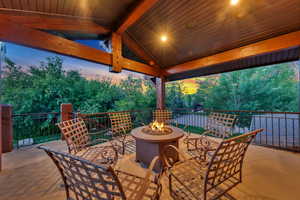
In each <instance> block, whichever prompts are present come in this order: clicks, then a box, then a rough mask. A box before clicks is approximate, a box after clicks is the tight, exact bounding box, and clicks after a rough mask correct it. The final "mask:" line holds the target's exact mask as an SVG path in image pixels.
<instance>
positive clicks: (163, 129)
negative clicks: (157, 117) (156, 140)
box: [142, 121, 173, 135]
mask: <svg viewBox="0 0 300 200" xmlns="http://www.w3.org/2000/svg"><path fill="white" fill-rule="evenodd" d="M142 132H143V133H146V134H149V135H169V134H171V133H172V132H173V130H172V128H170V127H168V126H166V125H164V123H159V122H157V121H154V122H153V123H151V124H149V126H146V127H144V128H143V129H142Z"/></svg>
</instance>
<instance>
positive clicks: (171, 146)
mask: <svg viewBox="0 0 300 200" xmlns="http://www.w3.org/2000/svg"><path fill="white" fill-rule="evenodd" d="M168 149H169V150H170V149H171V150H173V151H176V153H177V154H178V155H179V156H181V157H182V161H185V160H187V157H186V156H185V154H184V153H183V152H182V151H180V150H179V149H178V148H177V147H175V146H174V145H168V146H166V147H165V148H164V149H163V156H162V157H163V162H164V163H165V164H166V165H167V168H171V167H172V164H171V163H170V161H169V159H167V158H166V155H165V152H166V151H167V150H168Z"/></svg>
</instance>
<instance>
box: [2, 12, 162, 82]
mask: <svg viewBox="0 0 300 200" xmlns="http://www.w3.org/2000/svg"><path fill="white" fill-rule="evenodd" d="M0 40H2V41H7V42H12V43H17V44H21V45H24V46H29V47H33V48H37V49H42V50H46V51H51V52H54V53H59V54H62V55H66V56H71V57H74V58H79V59H84V60H87V61H91V62H95V63H102V64H106V65H112V54H109V53H106V52H104V51H101V50H98V49H95V48H91V47H88V46H85V45H82V44H79V43H77V42H73V41H70V40H67V39H64V38H61V37H58V36H55V35H51V34H48V33H45V32H42V31H39V30H35V29H31V28H28V27H26V26H23V25H20V24H16V23H11V21H8V20H6V19H2V18H0ZM122 62H124V63H121V64H122V65H123V68H124V69H127V70H131V71H135V72H140V73H144V74H147V75H151V76H156V77H158V76H160V73H161V72H160V70H159V69H156V68H154V67H151V66H148V65H145V64H142V63H139V62H135V61H131V60H129V59H124V60H122Z"/></svg>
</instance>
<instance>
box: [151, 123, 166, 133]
mask: <svg viewBox="0 0 300 200" xmlns="http://www.w3.org/2000/svg"><path fill="white" fill-rule="evenodd" d="M164 127H165V124H164V123H163V122H161V123H159V122H158V121H154V122H152V123H151V124H150V128H151V129H152V130H153V131H163V129H164Z"/></svg>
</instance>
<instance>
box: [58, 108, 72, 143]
mask: <svg viewBox="0 0 300 200" xmlns="http://www.w3.org/2000/svg"><path fill="white" fill-rule="evenodd" d="M72 112H73V105H72V104H71V103H62V104H61V105H60V114H61V121H67V120H70V119H72V115H71V113H72ZM61 139H62V140H64V137H63V136H61Z"/></svg>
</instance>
